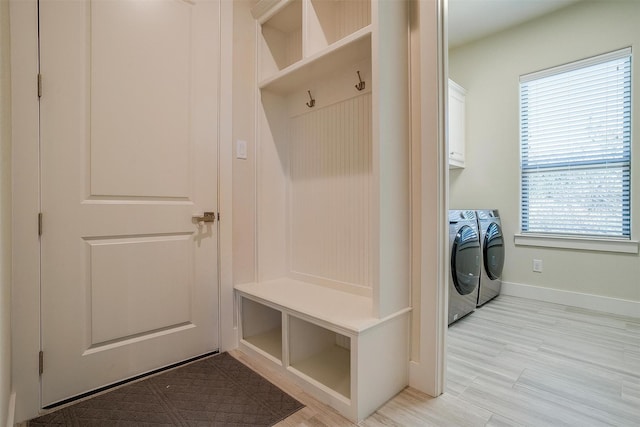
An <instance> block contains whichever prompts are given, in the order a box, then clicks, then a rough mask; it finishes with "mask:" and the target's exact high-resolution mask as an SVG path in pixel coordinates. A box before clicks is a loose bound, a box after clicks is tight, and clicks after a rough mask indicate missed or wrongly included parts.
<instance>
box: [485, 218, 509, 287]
mask: <svg viewBox="0 0 640 427" xmlns="http://www.w3.org/2000/svg"><path fill="white" fill-rule="evenodd" d="M482 247H483V251H484V253H483V254H482V255H483V259H484V271H486V272H487V276H489V278H490V279H491V280H496V279H499V278H500V277H502V267H504V238H503V237H502V229H501V228H500V226H499V225H498V224H496V223H495V222H492V223H491V224H489V226H488V227H487V232H486V233H485V235H484V242H483V245H482Z"/></svg>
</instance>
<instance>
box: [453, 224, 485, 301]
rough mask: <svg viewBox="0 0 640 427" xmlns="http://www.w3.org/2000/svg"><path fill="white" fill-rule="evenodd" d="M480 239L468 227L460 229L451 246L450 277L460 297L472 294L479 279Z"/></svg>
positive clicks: (474, 231)
mask: <svg viewBox="0 0 640 427" xmlns="http://www.w3.org/2000/svg"><path fill="white" fill-rule="evenodd" d="M481 256H482V251H481V249H480V239H479V238H478V233H477V232H476V230H474V229H473V228H471V227H470V226H468V225H464V226H462V227H460V229H459V230H458V233H457V234H456V237H455V239H454V240H453V244H452V246H451V275H452V277H453V285H454V286H455V288H456V290H457V291H458V293H459V294H460V295H467V294H470V293H471V292H473V291H474V290H475V289H476V287H477V286H478V279H479V277H480V257H481Z"/></svg>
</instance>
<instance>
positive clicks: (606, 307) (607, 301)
mask: <svg viewBox="0 0 640 427" xmlns="http://www.w3.org/2000/svg"><path fill="white" fill-rule="evenodd" d="M500 293H501V294H502V295H510V296H514V297H521V298H529V299H534V300H538V301H545V302H552V303H555V304H563V305H568V306H572V307H579V308H586V309H589V310H595V311H603V312H605V313H611V314H616V315H619V316H629V317H638V316H639V315H640V301H631V300H625V299H620V298H611V297H604V296H600V295H592V294H583V293H581V292H571V291H563V290H560V289H553V288H543V287H540V286H533V285H523V284H521V283H509V282H502V289H501V290H500Z"/></svg>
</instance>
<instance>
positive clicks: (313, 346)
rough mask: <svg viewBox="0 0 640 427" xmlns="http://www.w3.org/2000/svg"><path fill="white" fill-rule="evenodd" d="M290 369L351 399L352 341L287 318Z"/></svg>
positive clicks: (329, 331)
mask: <svg viewBox="0 0 640 427" xmlns="http://www.w3.org/2000/svg"><path fill="white" fill-rule="evenodd" d="M289 358H290V367H291V368H292V369H293V370H294V372H295V371H297V372H300V373H301V374H304V375H305V376H307V377H309V378H311V379H313V380H314V381H317V382H319V383H320V384H322V385H324V386H326V387H327V388H329V389H330V390H332V391H334V392H336V393H338V394H339V395H340V396H343V397H344V398H346V399H350V398H351V339H350V338H349V337H347V336H345V335H342V334H339V333H337V332H333V331H331V330H329V329H325V328H323V327H321V326H318V325H315V324H313V323H310V322H307V321H305V320H302V319H299V318H297V317H293V316H290V317H289Z"/></svg>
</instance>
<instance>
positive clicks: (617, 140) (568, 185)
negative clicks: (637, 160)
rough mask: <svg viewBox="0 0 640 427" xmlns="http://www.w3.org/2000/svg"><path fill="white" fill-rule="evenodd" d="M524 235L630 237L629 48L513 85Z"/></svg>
mask: <svg viewBox="0 0 640 427" xmlns="http://www.w3.org/2000/svg"><path fill="white" fill-rule="evenodd" d="M520 146H521V223H522V224H521V227H522V232H523V233H527V232H528V233H550V234H562V235H591V236H600V237H605V236H606V237H616V238H630V236H631V200H630V195H631V49H630V48H627V49H623V50H620V51H616V52H612V53H609V54H605V55H602V56H599V57H594V58H589V59H587V60H584V61H579V62H575V63H571V64H567V65H564V66H561V67H556V68H552V69H549V70H544V71H541V72H537V73H533V74H529V75H526V76H522V77H521V78H520Z"/></svg>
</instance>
